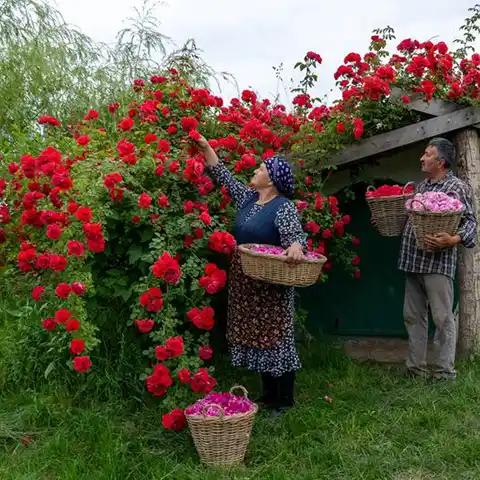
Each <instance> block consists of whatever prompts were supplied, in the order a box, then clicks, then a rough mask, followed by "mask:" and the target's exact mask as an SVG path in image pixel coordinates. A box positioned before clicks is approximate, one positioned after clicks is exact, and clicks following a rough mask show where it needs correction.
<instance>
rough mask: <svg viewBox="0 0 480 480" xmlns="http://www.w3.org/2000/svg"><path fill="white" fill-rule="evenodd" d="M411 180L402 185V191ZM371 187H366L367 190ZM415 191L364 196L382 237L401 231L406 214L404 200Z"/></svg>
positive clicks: (397, 234)
mask: <svg viewBox="0 0 480 480" xmlns="http://www.w3.org/2000/svg"><path fill="white" fill-rule="evenodd" d="M409 185H413V182H409V183H407V184H406V185H405V186H404V187H403V192H405V189H406V188H407V187H408V186H409ZM370 188H373V187H368V189H367V191H368V190H369V189H370ZM414 195H415V192H411V193H403V194H402V195H392V196H388V197H367V196H366V197H365V198H366V200H367V203H368V206H369V208H370V212H371V214H372V220H373V222H374V223H375V225H376V227H377V230H378V233H380V235H381V236H382V237H399V236H401V235H402V233H403V229H404V228H405V223H406V222H407V218H408V214H407V210H406V208H405V202H406V201H407V200H409V199H410V198H413V196H414Z"/></svg>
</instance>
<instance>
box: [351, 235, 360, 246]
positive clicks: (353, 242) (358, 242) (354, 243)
mask: <svg viewBox="0 0 480 480" xmlns="http://www.w3.org/2000/svg"><path fill="white" fill-rule="evenodd" d="M352 245H353V246H354V247H358V246H359V245H360V239H359V238H357V237H353V238H352Z"/></svg>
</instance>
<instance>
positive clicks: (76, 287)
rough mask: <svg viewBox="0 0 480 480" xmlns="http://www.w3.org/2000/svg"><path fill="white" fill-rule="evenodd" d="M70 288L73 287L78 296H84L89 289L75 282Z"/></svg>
mask: <svg viewBox="0 0 480 480" xmlns="http://www.w3.org/2000/svg"><path fill="white" fill-rule="evenodd" d="M70 286H71V287H72V291H73V293H74V294H75V295H78V296H81V295H83V294H84V293H85V291H86V290H87V287H86V286H85V285H84V284H83V283H80V282H73V283H72V284H71V285H70Z"/></svg>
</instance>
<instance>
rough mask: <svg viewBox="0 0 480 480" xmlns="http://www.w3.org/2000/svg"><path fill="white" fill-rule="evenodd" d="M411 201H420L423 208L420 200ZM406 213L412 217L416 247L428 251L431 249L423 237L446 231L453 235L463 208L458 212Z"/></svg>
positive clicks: (410, 211) (411, 211)
mask: <svg viewBox="0 0 480 480" xmlns="http://www.w3.org/2000/svg"><path fill="white" fill-rule="evenodd" d="M413 202H418V203H420V204H421V205H422V206H423V208H424V209H425V206H424V205H423V203H422V201H421V200H413ZM425 210H426V209H425ZM408 214H409V215H410V218H411V219H412V226H413V232H414V234H415V239H416V241H417V248H418V249H420V250H425V251H427V252H428V251H431V249H429V248H428V247H427V245H426V244H425V237H426V236H427V235H435V234H436V233H443V232H444V233H448V235H455V234H456V233H457V230H458V226H459V225H460V220H461V219H462V215H463V210H461V211H460V212H427V211H423V212H421V211H420V212H418V211H415V210H408Z"/></svg>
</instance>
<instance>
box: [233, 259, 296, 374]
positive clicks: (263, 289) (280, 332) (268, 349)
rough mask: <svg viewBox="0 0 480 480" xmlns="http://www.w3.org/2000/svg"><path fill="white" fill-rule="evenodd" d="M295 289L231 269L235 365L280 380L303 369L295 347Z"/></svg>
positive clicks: (235, 262)
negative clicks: (256, 279)
mask: <svg viewBox="0 0 480 480" xmlns="http://www.w3.org/2000/svg"><path fill="white" fill-rule="evenodd" d="M293 316H294V291H293V288H290V287H283V286H278V285H271V284H268V283H265V282H258V281H255V280H252V279H251V278H249V277H247V276H246V275H245V274H244V273H243V270H242V266H241V262H240V256H239V255H238V253H235V254H234V256H233V259H232V263H231V267H230V280H229V292H228V319H227V339H228V342H229V346H230V353H231V356H232V364H233V365H234V366H237V367H246V368H247V369H248V370H252V371H255V372H262V373H263V372H265V373H271V374H272V375H274V376H280V375H282V374H283V373H285V372H290V371H294V370H298V369H300V368H301V364H300V359H299V357H298V354H297V351H296V347H295V335H294V326H293Z"/></svg>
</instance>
